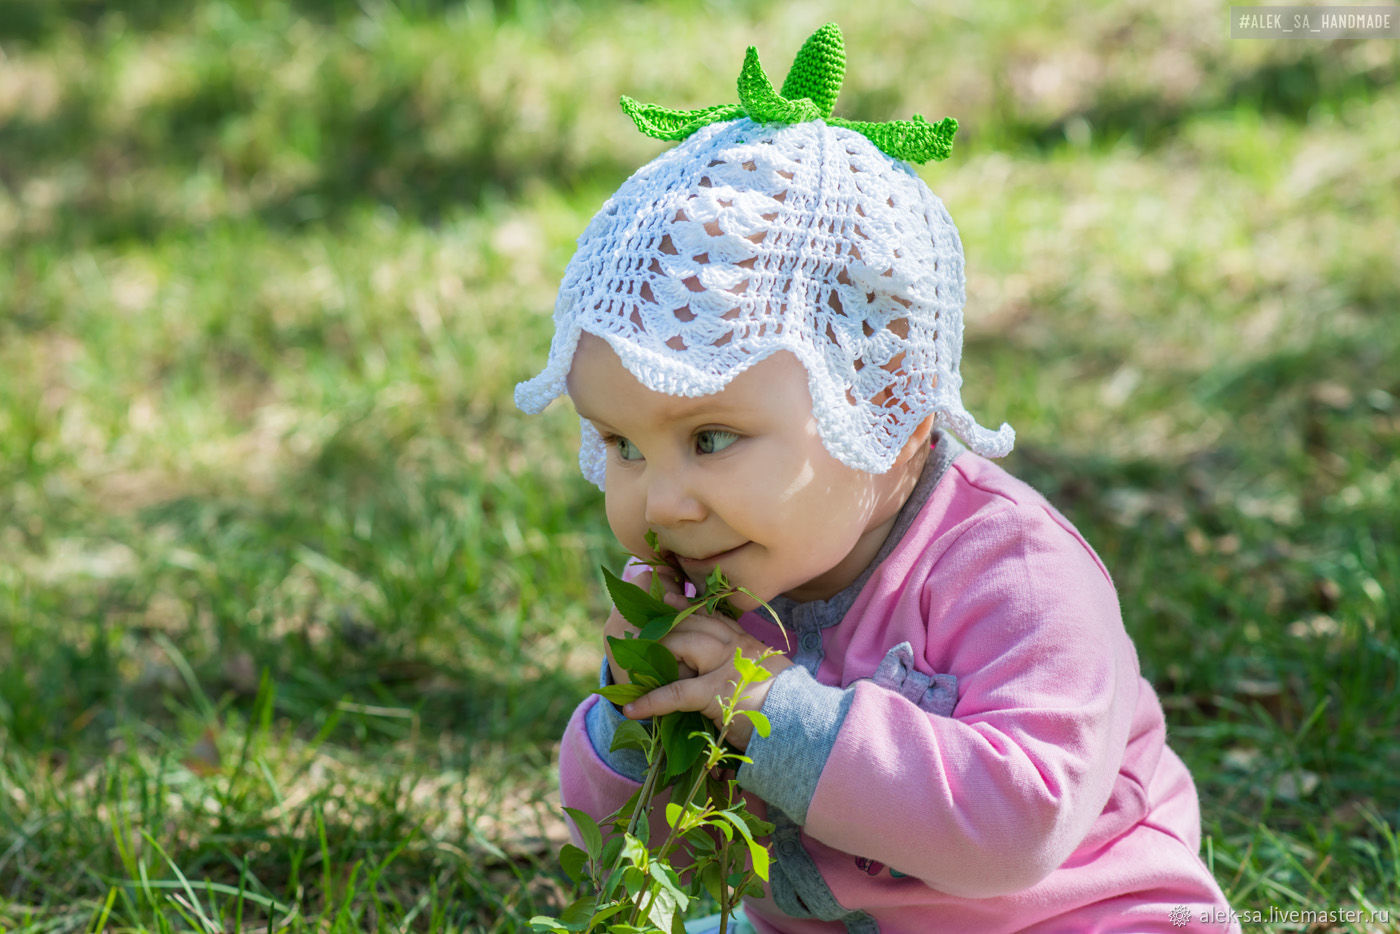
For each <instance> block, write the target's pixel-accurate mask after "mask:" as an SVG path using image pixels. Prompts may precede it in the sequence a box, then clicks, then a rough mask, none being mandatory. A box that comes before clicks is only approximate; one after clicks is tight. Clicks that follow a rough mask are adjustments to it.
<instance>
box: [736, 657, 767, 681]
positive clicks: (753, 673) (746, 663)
mask: <svg viewBox="0 0 1400 934" xmlns="http://www.w3.org/2000/svg"><path fill="white" fill-rule="evenodd" d="M734 668H735V670H736V671H738V672H739V676H740V677H742V678H743V679H744V680H745V681H747V682H749V683H750V684H753V683H755V682H757V681H767V680H768V679H769V678H770V677H772V675H770V674H769V673H768V669H767V668H764V667H763V666H762V665H760V664H758V663H756V662H754V661H753V660H752V659H750V658H748V657H746V656H745V655H744V651H743V649H738V648H736V649H735V650H734Z"/></svg>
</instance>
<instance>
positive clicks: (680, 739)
mask: <svg viewBox="0 0 1400 934" xmlns="http://www.w3.org/2000/svg"><path fill="white" fill-rule="evenodd" d="M647 544H648V545H649V546H650V547H651V549H652V551H653V556H652V557H650V558H643V557H640V556H634V557H636V558H637V559H638V560H640V561H643V562H644V563H646V564H649V565H651V566H652V567H653V568H654V569H656V570H660V569H662V568H669V569H671V570H674V571H677V572H678V571H679V569H678V568H676V567H675V566H674V565H673V564H671V563H670V562H668V561H667V560H665V559H664V558H663V557H661V553H660V551H659V549H658V546H657V540H656V537H655V535H654V533H648V536H647ZM603 575H604V580H605V581H606V584H607V588H608V593H609V595H610V596H612V598H613V602H614V603H615V605H616V606H617V608H618V611H619V612H620V613H621V614H622V616H623V618H624V619H626V620H627V621H628V622H629V623H631V624H632V625H633V626H636V627H637V629H638V630H639V631H638V633H637V634H636V635H635V636H632V637H628V638H622V639H619V638H616V637H610V638H609V640H608V644H609V647H610V649H611V650H612V653H613V659H614V660H615V661H616V662H617V663H618V665H620V666H621V667H622V668H623V669H625V670H626V671H627V674H628V677H629V678H630V682H629V683H627V684H613V685H608V686H606V687H603V688H599V689H598V691H597V693H599V694H601V695H602V696H603V697H604V698H606V699H607V700H609V701H611V702H613V703H615V704H625V703H628V702H629V701H632V700H635V699H636V698H638V697H640V696H642V695H643V694H645V693H647V692H649V691H651V690H654V689H655V688H657V687H660V686H661V685H663V684H669V683H670V682H672V681H675V680H676V679H677V678H678V677H679V666H678V664H677V662H676V658H675V656H674V655H672V654H671V652H670V650H668V649H667V648H666V647H665V646H663V645H662V644H661V643H660V642H659V641H658V640H659V639H661V638H663V637H664V636H665V635H666V634H667V633H669V632H670V631H671V629H673V628H675V626H676V625H677V624H678V623H679V622H680V621H681V620H683V619H685V618H686V617H688V616H690V615H691V614H692V613H696V612H701V611H703V612H706V613H711V614H716V613H723V614H725V615H727V616H729V617H730V618H738V616H739V615H740V613H739V611H738V610H737V609H735V607H734V605H733V604H732V603H731V602H730V598H731V597H733V596H735V595H736V594H740V593H743V594H747V595H748V596H750V597H753V594H752V593H751V592H749V591H748V590H746V589H744V588H742V587H736V586H734V585H732V584H730V583H729V581H728V580H727V579H726V577H725V575H724V572H723V571H722V570H720V569H719V568H718V567H717V568H715V569H714V570H712V571H711V572H710V574H709V575H708V576H707V578H706V586H705V589H704V591H703V592H702V593H701V594H700V595H698V596H696V597H695V598H693V599H692V600H690V601H689V602H688V603H687V605H686V606H685V607H684V608H680V609H678V608H676V607H672V606H670V605H669V604H667V603H666V602H665V601H664V600H663V599H662V597H663V595H664V592H665V591H664V587H663V584H662V581H661V578H660V575H659V574H653V576H652V587H651V589H650V591H647V590H643V589H642V588H640V587H638V586H637V585H635V584H631V583H628V582H627V581H623V580H622V579H620V578H618V577H617V576H616V575H614V574H612V573H611V572H610V571H608V570H607V569H606V568H605V569H604V570H603ZM754 599H755V600H757V599H758V598H756V597H754ZM758 602H759V603H760V604H761V605H763V606H765V608H767V609H769V612H770V613H772V609H771V608H770V607H767V605H766V604H763V602H762V601H761V600H759V601H758ZM773 618H774V619H777V615H776V614H773ZM785 634H786V633H785ZM775 654H777V653H776V652H775V651H774V650H771V649H769V650H766V651H765V652H764V653H763V654H762V655H761V656H760V657H759V658H758V659H756V660H755V659H750V658H747V657H746V656H745V655H744V654H743V651H742V650H741V649H737V648H736V649H735V652H734V666H735V669H736V671H737V672H738V679H737V681H735V682H731V683H732V685H733V688H734V690H733V693H732V694H730V695H729V696H728V697H727V698H726V697H719V698H717V699H718V700H719V704H720V710H721V714H720V719H719V723H718V725H716V724H712V723H711V722H710V721H709V720H707V719H706V718H705V717H703V716H701V715H700V714H699V713H696V712H694V711H675V712H672V713H669V714H666V715H664V716H661V717H653V718H652V720H651V723H650V728H648V726H644V725H643V724H641V723H639V722H636V721H632V720H628V721H625V722H624V723H622V724H620V725H619V726H618V728H617V731H616V732H615V734H614V737H613V744H612V748H613V749H614V750H619V749H638V750H641V751H642V753H643V755H644V756H645V757H646V761H647V772H646V775H645V776H644V778H643V781H642V785H641V787H640V788H639V789H638V790H637V792H635V793H634V794H633V795H632V796H631V797H630V798H629V799H628V800H627V801H626V802H625V803H624V804H623V805H622V807H620V808H618V810H617V811H615V812H614V813H613V814H611V815H610V816H609V817H608V818H606V819H605V820H604V821H603V822H602V825H604V826H609V825H610V826H611V827H612V828H613V831H614V832H613V833H612V835H611V836H610V837H608V838H607V839H606V840H605V839H604V836H603V831H602V830H601V828H600V824H599V822H596V821H594V820H593V818H592V817H591V816H590V815H588V814H586V813H584V812H583V811H580V810H577V809H575V808H565V811H566V812H567V813H568V815H569V816H570V817H571V818H572V819H573V821H574V824H575V826H576V827H577V828H578V831H579V837H580V840H581V842H582V843H583V846H582V847H579V846H575V845H574V844H572V843H568V844H565V845H564V846H563V847H562V848H561V849H560V851H559V862H560V865H561V866H562V867H563V869H564V872H565V874H566V875H567V876H568V877H569V879H570V880H571V881H572V882H573V883H574V884H575V885H576V886H578V887H579V888H580V889H581V890H582V891H581V894H580V895H579V896H578V897H577V898H576V899H575V900H574V901H573V902H572V903H571V904H570V905H569V906H568V907H567V908H565V909H564V911H563V912H562V913H561V914H560V915H559V916H558V917H557V918H556V917H549V916H544V915H541V916H537V917H535V918H532V919H531V921H530V924H531V929H532V930H535V931H548V932H551V934H564V932H595V931H599V932H607V934H677V932H681V934H683V932H684V925H683V922H682V919H683V918H684V916H685V913H686V911H687V909H688V908H689V907H690V905H691V904H692V903H693V901H694V900H695V899H696V898H697V897H699V895H700V892H701V891H702V890H703V891H706V892H708V893H709V895H710V896H711V897H712V898H713V899H714V900H715V902H716V904H717V905H718V906H719V909H720V931H721V932H724V931H726V930H727V927H728V919H729V916H730V914H731V913H732V912H733V911H734V909H735V908H737V907H738V905H739V903H740V902H741V901H742V900H743V898H744V897H745V896H747V895H761V894H762V892H763V883H764V882H765V881H767V879H768V873H769V868H770V864H771V857H770V856H769V853H768V849H767V847H766V846H765V845H764V844H763V843H762V842H761V838H762V837H764V836H766V835H768V834H770V833H772V830H773V827H772V825H771V824H769V823H767V822H765V821H762V820H759V819H758V818H757V817H756V816H755V815H754V814H753V813H752V812H750V811H749V810H748V806H747V802H746V801H745V799H744V797H743V795H742V794H741V792H740V791H739V788H738V783H737V782H736V781H735V779H734V777H733V770H734V769H737V768H738V767H739V766H740V765H742V764H743V763H745V762H748V761H750V760H749V758H748V757H747V756H745V755H743V754H742V753H741V752H739V751H738V750H736V749H735V748H734V747H733V746H731V745H729V744H728V743H727V742H726V739H727V737H728V735H729V732H730V729H731V727H732V725H733V723H734V722H735V720H736V719H737V718H738V717H741V716H742V717H747V718H748V719H749V721H750V722H751V723H752V725H753V729H754V731H755V732H756V733H758V734H759V735H760V736H767V735H768V732H769V729H770V724H769V722H768V718H767V717H765V716H764V715H763V714H762V713H761V712H759V711H754V710H740V709H739V701H740V699H741V698H742V697H743V696H744V694H745V692H746V691H747V690H748V688H749V687H750V686H752V685H753V684H756V683H758V682H760V681H763V680H765V679H767V678H769V677H771V675H770V673H769V672H768V670H767V669H766V668H764V667H763V665H762V662H763V661H764V660H765V659H767V658H768V657H770V656H772V655H775ZM667 790H670V791H671V792H672V797H671V800H670V801H669V802H668V803H667V804H666V807H665V811H664V816H665V818H666V823H667V825H668V826H669V828H670V829H669V832H668V833H667V835H666V837H665V839H664V840H662V841H661V843H660V844H659V845H657V846H655V847H652V846H650V841H649V838H650V833H651V824H650V822H649V821H648V820H647V816H648V815H649V814H650V813H651V812H652V810H653V809H654V803H655V801H656V799H657V796H658V795H660V794H661V793H663V792H665V791H667ZM676 792H679V794H676ZM739 840H742V841H743V845H744V848H746V849H747V854H748V866H747V868H745V867H744V865H743V860H742V856H741V855H740V854H741V853H742V852H743V851H742V850H741V849H740V848H739V845H738V841H739ZM682 844H685V846H686V847H687V849H688V851H689V855H690V857H691V858H690V861H689V864H688V866H687V867H686V868H687V869H688V870H689V878H688V879H687V878H685V877H684V876H683V875H682V872H681V871H680V870H677V869H676V867H675V866H674V865H672V862H671V859H672V857H673V855H675V853H676V851H677V850H678V849H679V848H680V847H681V845H682Z"/></svg>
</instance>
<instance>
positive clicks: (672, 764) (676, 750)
mask: <svg viewBox="0 0 1400 934" xmlns="http://www.w3.org/2000/svg"><path fill="white" fill-rule="evenodd" d="M709 722H710V721H708V720H706V719H705V718H704V717H703V716H701V715H700V714H698V713H696V712H695V711H693V710H684V711H680V710H678V711H675V712H674V713H668V714H666V716H664V717H662V718H661V721H660V724H659V725H658V729H659V730H660V732H661V748H663V749H664V750H666V772H665V775H664V776H663V777H664V778H666V779H667V780H670V779H672V778H674V777H675V776H677V775H680V774H681V773H682V772H685V771H686V770H687V769H690V768H692V767H693V766H694V765H695V763H696V761H697V760H699V758H700V757H701V756H703V755H704V754H705V750H706V749H707V748H708V746H709V744H708V743H706V742H705V736H706V735H707V730H706V728H707V726H708V725H709Z"/></svg>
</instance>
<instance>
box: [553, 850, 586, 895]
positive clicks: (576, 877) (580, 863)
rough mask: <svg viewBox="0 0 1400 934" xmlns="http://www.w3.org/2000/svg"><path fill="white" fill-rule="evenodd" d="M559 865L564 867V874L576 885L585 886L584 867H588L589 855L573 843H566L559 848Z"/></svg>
mask: <svg viewBox="0 0 1400 934" xmlns="http://www.w3.org/2000/svg"><path fill="white" fill-rule="evenodd" d="M559 865H560V866H561V867H563V869H564V874H565V875H566V876H568V877H569V879H570V880H571V881H572V882H573V883H574V885H579V886H581V885H583V880H584V871H583V870H584V867H586V866H587V865H588V854H587V853H585V852H584V851H583V850H580V849H579V848H578V847H576V846H574V845H573V844H572V843H566V844H564V845H563V846H562V847H560V848H559Z"/></svg>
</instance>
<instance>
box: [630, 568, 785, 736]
mask: <svg viewBox="0 0 1400 934" xmlns="http://www.w3.org/2000/svg"><path fill="white" fill-rule="evenodd" d="M638 583H640V581H639V582H638ZM667 602H668V603H670V602H671V600H670V595H669V593H668V595H667ZM672 605H675V604H672ZM679 605H680V606H684V605H685V599H684V598H683V597H682V598H681V603H680V604H679ZM611 622H612V620H611V619H609V623H611ZM624 625H626V624H625V623H624ZM661 644H662V645H664V646H666V648H668V649H670V650H671V654H673V655H675V656H676V660H677V661H678V662H680V667H681V673H682V676H681V679H680V680H679V681H673V682H671V683H670V684H663V685H662V686H661V687H659V688H657V689H656V690H654V691H651V692H650V693H647V694H644V695H642V696H641V697H639V698H637V699H636V700H634V701H633V702H632V703H630V704H628V705H627V706H625V707H623V708H622V712H623V713H624V714H626V715H627V716H628V717H630V718H632V719H633V720H644V719H646V718H647V717H659V716H661V715H663V714H668V713H670V712H671V711H673V710H698V711H700V713H702V714H704V715H705V716H706V717H709V718H710V719H711V720H713V721H715V723H716V724H718V723H719V721H720V719H721V717H722V715H723V712H722V711H721V710H720V706H719V698H720V697H725V698H728V697H729V696H730V695H732V694H733V693H734V687H735V685H737V684H738V683H739V672H738V671H737V670H736V669H735V667H734V650H735V649H736V648H739V649H743V652H744V656H745V657H747V658H750V659H754V660H757V659H758V658H759V656H761V655H762V654H763V653H764V652H765V651H766V650H767V649H768V646H766V645H764V644H763V643H762V642H760V641H759V640H757V639H755V638H754V637H753V636H751V635H749V634H748V633H747V632H745V631H744V629H743V627H741V626H740V625H739V624H738V623H737V622H735V621H734V620H732V619H729V618H727V617H723V616H705V615H703V614H700V613H693V614H691V615H690V616H687V617H686V618H685V619H683V620H681V622H680V625H678V626H677V627H676V628H675V629H672V630H671V631H670V633H668V634H667V635H666V636H665V637H664V638H662V639H661ZM791 665H792V662H791V661H790V660H789V659H788V657H787V656H785V655H772V656H770V657H769V658H768V659H766V660H765V661H764V662H763V666H764V667H765V668H767V669H768V671H769V672H771V673H772V674H777V673H778V672H780V671H782V670H783V669H784V668H788V667H790V666H791ZM687 672H688V673H687ZM615 676H616V667H614V677H615ZM772 684H773V682H772V680H771V679H769V680H766V681H759V682H758V683H757V684H751V685H749V687H748V688H747V689H746V690H745V692H744V696H743V697H741V698H740V699H739V703H738V709H739V710H758V709H760V708H761V707H762V706H763V702H764V700H766V699H767V697H768V689H769V688H770V687H771V686H772ZM752 736H753V724H752V722H750V720H749V718H748V717H736V718H735V719H734V722H733V723H732V724H731V725H730V727H729V735H728V740H729V742H731V743H733V744H734V745H735V746H737V747H738V748H740V749H747V748H748V745H749V739H750V738H751V737H752Z"/></svg>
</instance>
